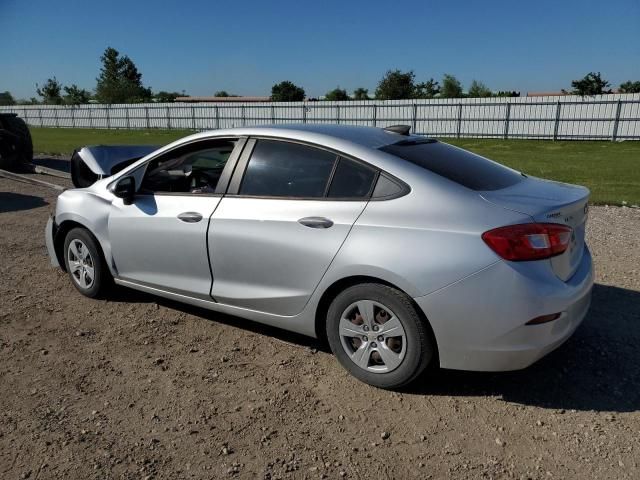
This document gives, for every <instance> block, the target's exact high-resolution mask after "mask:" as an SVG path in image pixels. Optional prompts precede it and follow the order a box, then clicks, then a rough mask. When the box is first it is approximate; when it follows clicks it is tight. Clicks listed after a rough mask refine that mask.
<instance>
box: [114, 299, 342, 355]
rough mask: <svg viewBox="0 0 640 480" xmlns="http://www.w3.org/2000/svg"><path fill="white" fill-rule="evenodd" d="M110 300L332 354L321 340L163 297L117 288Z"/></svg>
mask: <svg viewBox="0 0 640 480" xmlns="http://www.w3.org/2000/svg"><path fill="white" fill-rule="evenodd" d="M108 298H109V301H114V302H135V303H157V304H158V305H162V306H163V307H166V308H170V309H172V310H176V311H179V312H183V313H186V314H188V315H194V316H196V317H200V318H203V319H206V320H209V321H212V322H216V323H221V324H223V325H229V326H232V327H236V328H241V329H243V330H246V331H248V332H252V333H256V334H258V335H264V336H267V337H272V338H276V339H278V340H280V341H283V342H286V343H289V344H292V345H297V346H300V347H303V348H310V349H314V350H319V351H322V352H326V353H331V350H330V349H329V347H328V345H326V344H325V343H323V342H321V341H320V340H316V339H314V338H311V337H307V336H305V335H300V334H297V333H294V332H289V331H287V330H282V329H281V328H277V327H271V326H269V325H264V324H261V323H257V322H254V321H252V320H247V319H245V318H241V317H236V316H233V315H228V314H226V313H220V312H214V311H212V310H207V309H206V308H200V307H196V306H193V305H189V304H186V303H180V302H176V301H173V300H170V299H167V298H163V297H156V296H154V295H151V294H149V293H145V292H141V291H138V290H133V289H130V288H125V287H115V288H114V289H113V290H112V291H111V292H110V293H109V297H108Z"/></svg>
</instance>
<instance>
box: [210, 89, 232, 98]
mask: <svg viewBox="0 0 640 480" xmlns="http://www.w3.org/2000/svg"><path fill="white" fill-rule="evenodd" d="M213 96H214V97H231V96H232V95H229V93H228V92H227V91H226V90H218V91H217V92H216V93H214V94H213Z"/></svg>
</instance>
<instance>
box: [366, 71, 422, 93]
mask: <svg viewBox="0 0 640 480" xmlns="http://www.w3.org/2000/svg"><path fill="white" fill-rule="evenodd" d="M414 79H415V75H414V73H413V71H411V70H410V71H408V72H401V71H400V70H388V71H387V73H385V74H384V77H382V79H381V80H380V82H378V86H377V88H376V98H377V99H380V100H402V99H406V98H413V97H414V95H415V90H416V86H415V83H414Z"/></svg>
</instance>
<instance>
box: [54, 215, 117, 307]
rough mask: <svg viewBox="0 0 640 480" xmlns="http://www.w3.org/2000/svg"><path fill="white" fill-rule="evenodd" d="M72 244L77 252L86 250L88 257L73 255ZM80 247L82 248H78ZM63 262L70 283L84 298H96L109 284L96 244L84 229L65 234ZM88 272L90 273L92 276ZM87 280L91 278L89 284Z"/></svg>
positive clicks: (106, 269)
mask: <svg viewBox="0 0 640 480" xmlns="http://www.w3.org/2000/svg"><path fill="white" fill-rule="evenodd" d="M72 244H73V246H74V247H75V248H76V251H79V252H82V251H84V248H86V250H87V252H88V256H85V257H84V258H82V255H77V253H76V254H74V253H73V248H72ZM80 245H82V246H83V247H82V248H79V247H80ZM74 257H75V258H74ZM64 262H65V266H66V269H67V273H68V274H69V277H70V279H71V283H72V284H73V286H74V287H76V289H77V290H78V291H79V292H80V293H81V294H82V295H84V296H86V297H90V298H96V297H99V296H101V295H103V294H104V293H105V291H106V290H107V288H108V287H109V285H110V284H111V273H110V272H109V268H108V267H107V265H106V263H105V261H104V258H103V256H102V251H101V250H100V247H99V246H98V242H97V240H96V239H95V237H94V236H93V235H92V234H91V233H90V232H89V231H88V230H86V229H84V228H80V227H78V228H74V229H72V230H70V231H69V233H67V236H66V237H65V240H64ZM83 263H84V269H83V265H82V264H83ZM90 269H92V270H90ZM89 272H92V275H90V274H89ZM89 278H91V281H90V282H88V281H87V280H88V279H89ZM83 280H84V281H83Z"/></svg>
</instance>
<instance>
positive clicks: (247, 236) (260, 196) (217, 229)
mask: <svg viewBox="0 0 640 480" xmlns="http://www.w3.org/2000/svg"><path fill="white" fill-rule="evenodd" d="M376 177H377V171H376V170H375V169H373V168H372V167H370V166H367V165H364V164H362V163H360V162H358V161H356V160H351V159H346V158H342V157H340V156H339V155H337V154H336V153H334V152H331V151H328V150H323V149H320V148H317V147H313V146H308V145H303V144H299V143H292V142H286V141H280V140H271V139H253V140H249V142H248V144H247V146H246V148H245V150H244V151H243V154H242V157H241V159H240V161H239V163H238V166H237V167H236V171H235V173H234V176H233V179H232V181H231V185H230V187H229V192H228V193H227V195H225V197H224V198H223V199H222V200H221V201H220V204H219V205H218V208H217V209H216V211H215V212H214V214H213V216H212V217H211V227H210V229H209V235H208V241H209V249H210V252H211V262H212V263H211V266H212V271H213V278H214V280H213V287H212V290H211V295H212V296H213V297H214V298H215V299H216V301H218V302H220V303H224V304H228V305H233V306H237V307H242V308H247V309H251V310H257V311H262V312H267V313H272V314H277V315H287V316H290V315H295V314H297V313H299V312H301V311H302V309H303V308H304V306H305V304H306V303H307V301H308V299H309V297H310V296H311V294H312V293H313V291H314V290H315V288H316V286H317V285H318V283H319V282H320V280H321V278H322V276H323V275H324V273H325V271H326V270H327V268H328V267H329V264H330V263H331V261H332V259H333V258H334V256H335V255H336V253H337V252H338V250H339V249H340V246H341V245H342V243H343V242H344V240H345V239H346V237H347V235H348V233H349V231H350V229H351V227H352V225H353V223H354V222H355V221H356V219H357V218H358V216H359V215H360V214H361V213H362V211H363V209H364V207H365V206H366V204H367V201H368V199H369V197H370V195H371V191H372V187H373V185H374V183H375V179H376Z"/></svg>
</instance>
